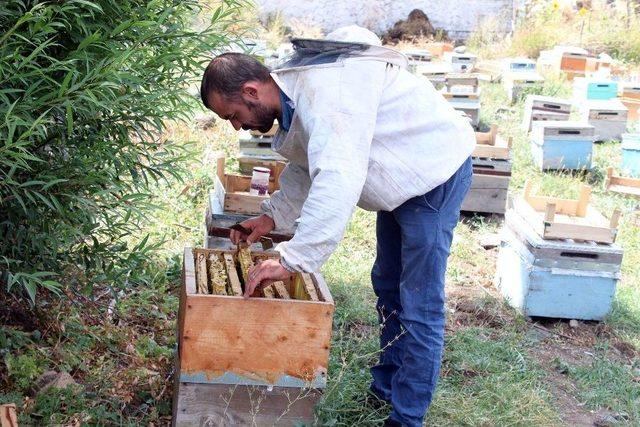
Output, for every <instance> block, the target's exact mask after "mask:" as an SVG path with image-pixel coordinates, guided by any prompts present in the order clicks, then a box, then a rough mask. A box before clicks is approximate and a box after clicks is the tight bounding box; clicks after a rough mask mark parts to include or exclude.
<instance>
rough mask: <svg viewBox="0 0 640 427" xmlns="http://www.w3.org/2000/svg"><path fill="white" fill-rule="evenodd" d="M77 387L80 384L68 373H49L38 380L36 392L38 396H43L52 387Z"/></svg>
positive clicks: (35, 387)
mask: <svg viewBox="0 0 640 427" xmlns="http://www.w3.org/2000/svg"><path fill="white" fill-rule="evenodd" d="M77 385H78V383H77V382H75V380H74V379H73V377H72V376H71V375H69V374H68V373H67V372H64V371H63V372H56V371H47V372H45V373H44V374H42V375H40V376H39V377H38V379H36V381H35V383H34V390H36V394H41V393H43V392H45V391H47V390H48V389H50V388H52V387H53V388H59V389H65V388H67V387H70V386H77Z"/></svg>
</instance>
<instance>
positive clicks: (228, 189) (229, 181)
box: [215, 157, 282, 215]
mask: <svg viewBox="0 0 640 427" xmlns="http://www.w3.org/2000/svg"><path fill="white" fill-rule="evenodd" d="M280 172H282V168H276V173H275V174H272V176H271V177H270V179H269V190H268V191H269V194H272V193H273V192H274V191H276V190H277V189H278V188H280V183H279V178H280ZM250 187H251V176H250V175H238V174H228V173H226V172H225V158H224V157H219V158H218V159H217V174H216V182H215V195H216V199H217V201H218V203H219V204H220V206H219V209H217V211H220V212H232V213H236V214H245V215H259V214H260V213H261V211H260V204H261V203H262V201H263V200H266V199H268V198H269V194H268V195H266V196H255V195H251V194H249V189H250Z"/></svg>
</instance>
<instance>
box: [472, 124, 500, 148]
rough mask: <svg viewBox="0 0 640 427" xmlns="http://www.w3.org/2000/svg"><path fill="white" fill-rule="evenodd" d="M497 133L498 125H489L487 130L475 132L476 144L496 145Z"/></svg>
mask: <svg viewBox="0 0 640 427" xmlns="http://www.w3.org/2000/svg"><path fill="white" fill-rule="evenodd" d="M497 134H498V126H497V125H495V124H494V125H491V129H489V131H488V132H476V144H479V145H496V135H497Z"/></svg>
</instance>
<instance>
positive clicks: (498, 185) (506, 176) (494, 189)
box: [460, 157, 511, 214]
mask: <svg viewBox="0 0 640 427" xmlns="http://www.w3.org/2000/svg"><path fill="white" fill-rule="evenodd" d="M510 181H511V161H509V160H507V159H487V158H477V157H474V158H473V178H472V180H471V187H470V188H469V192H468V193H467V196H466V197H465V199H464V200H463V201H462V206H461V207H460V210H462V211H465V212H477V213H486V214H504V212H505V209H506V204H507V195H508V191H509V182H510Z"/></svg>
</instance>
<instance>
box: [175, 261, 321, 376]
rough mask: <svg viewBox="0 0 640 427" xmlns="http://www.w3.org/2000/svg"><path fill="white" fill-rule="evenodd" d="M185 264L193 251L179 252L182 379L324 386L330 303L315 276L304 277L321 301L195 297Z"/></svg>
mask: <svg viewBox="0 0 640 427" xmlns="http://www.w3.org/2000/svg"><path fill="white" fill-rule="evenodd" d="M198 251H202V250H198ZM257 255H260V254H257ZM265 255H267V256H273V254H267V253H265ZM193 266H194V258H193V250H192V249H191V248H185V252H184V270H183V271H184V276H183V277H184V279H183V292H182V295H181V300H180V312H181V313H182V315H181V316H179V322H180V323H179V325H178V330H179V334H178V336H179V340H178V347H179V357H180V369H181V377H180V378H181V381H182V382H199V383H216V384H221V383H234V384H242V385H275V386H288V387H303V386H305V385H307V386H312V387H323V386H324V384H325V383H326V373H327V367H328V358H329V346H330V340H331V327H332V316H333V311H334V302H333V299H332V297H331V294H330V292H329V290H328V288H327V286H326V284H325V283H324V281H323V280H322V278H321V277H320V276H319V275H317V274H315V275H313V276H312V277H313V280H314V281H315V282H316V287H317V289H318V291H319V298H320V300H321V301H302V300H294V299H290V300H283V299H266V298H249V299H244V298H242V297H236V296H221V295H199V294H197V293H196V292H195V288H196V284H195V272H194V271H193V268H194V267H193ZM205 319H215V322H207V321H205Z"/></svg>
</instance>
